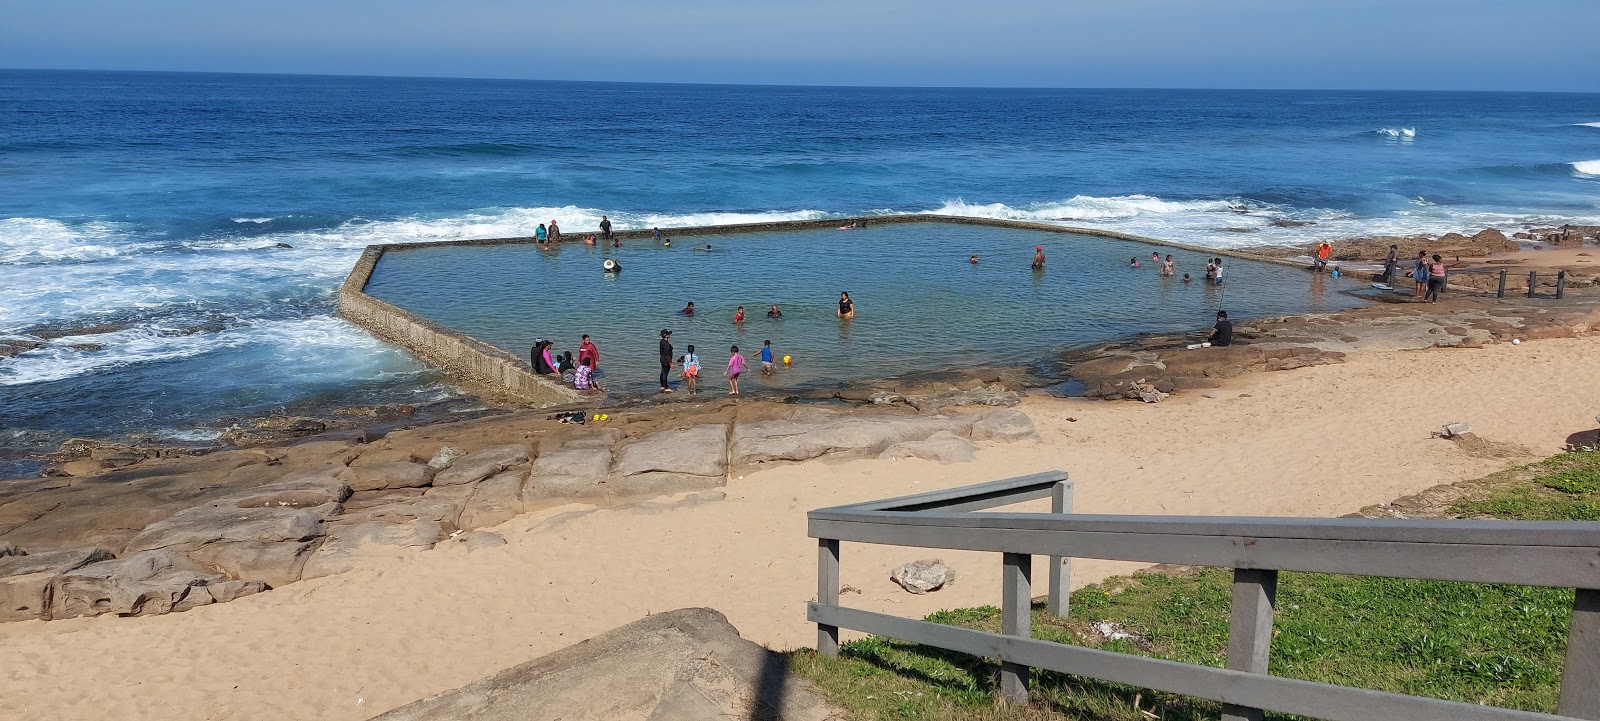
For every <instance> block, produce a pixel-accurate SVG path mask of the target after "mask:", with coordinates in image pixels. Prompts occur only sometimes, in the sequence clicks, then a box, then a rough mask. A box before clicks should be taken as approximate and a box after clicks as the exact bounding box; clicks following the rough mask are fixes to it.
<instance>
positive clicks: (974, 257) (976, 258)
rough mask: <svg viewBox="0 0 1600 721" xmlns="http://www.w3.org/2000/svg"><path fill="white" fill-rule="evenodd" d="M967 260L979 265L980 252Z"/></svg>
mask: <svg viewBox="0 0 1600 721" xmlns="http://www.w3.org/2000/svg"><path fill="white" fill-rule="evenodd" d="M1040 247H1043V246H1040ZM967 262H968V263H971V264H973V265H977V264H978V254H977V253H973V254H972V257H971V258H968V259H967Z"/></svg>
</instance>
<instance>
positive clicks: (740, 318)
mask: <svg viewBox="0 0 1600 721" xmlns="http://www.w3.org/2000/svg"><path fill="white" fill-rule="evenodd" d="M733 322H735V323H743V322H744V306H742V305H741V306H739V310H736V311H734V312H733Z"/></svg>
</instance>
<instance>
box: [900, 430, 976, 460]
mask: <svg viewBox="0 0 1600 721" xmlns="http://www.w3.org/2000/svg"><path fill="white" fill-rule="evenodd" d="M972 451H973V445H972V441H969V440H967V439H965V438H962V437H961V436H958V435H956V434H954V433H951V432H950V431H939V432H938V433H935V434H933V435H931V436H928V437H927V438H926V439H924V440H920V441H900V442H899V443H896V444H894V445H891V446H889V447H888V448H885V449H883V452H882V453H880V454H878V457H879V458H883V459H888V460H899V459H902V458H924V459H927V460H930V461H938V462H940V463H965V462H967V461H971V460H972Z"/></svg>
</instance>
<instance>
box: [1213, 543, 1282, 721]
mask: <svg viewBox="0 0 1600 721" xmlns="http://www.w3.org/2000/svg"><path fill="white" fill-rule="evenodd" d="M1277 595H1278V572H1277V571H1269V570H1258V569H1249V568H1238V569H1234V571H1233V607H1232V609H1231V611H1230V613H1229V615H1228V668H1229V669H1232V670H1234V671H1247V672H1250V673H1266V672H1267V656H1268V655H1269V653H1270V652H1271V650H1272V606H1273V602H1274V601H1275V600H1276V598H1277ZM1222 721H1261V709H1258V708H1250V707H1247V706H1235V705H1233V704H1230V703H1224V704H1223V705H1222Z"/></svg>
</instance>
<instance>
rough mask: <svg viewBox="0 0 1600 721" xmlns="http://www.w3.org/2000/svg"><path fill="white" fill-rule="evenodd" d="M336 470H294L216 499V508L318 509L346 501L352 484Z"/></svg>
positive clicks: (214, 504)
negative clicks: (279, 478)
mask: <svg viewBox="0 0 1600 721" xmlns="http://www.w3.org/2000/svg"><path fill="white" fill-rule="evenodd" d="M335 474H336V470H335V469H332V468H329V469H326V470H322V471H301V472H298V473H291V474H289V475H286V476H284V477H283V479H282V480H280V481H277V482H275V483H268V484H265V485H261V486H256V487H255V488H251V489H249V490H244V491H240V492H238V493H233V494H229V495H226V496H223V497H222V498H218V499H217V500H215V501H212V502H211V503H210V504H209V505H211V506H216V507H223V506H232V507H234V508H314V507H316V506H323V505H327V504H330V503H342V502H343V501H344V500H345V499H346V498H349V497H350V487H349V486H347V485H345V484H344V482H343V481H340V480H339V479H338V478H337V477H336V475H335Z"/></svg>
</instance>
